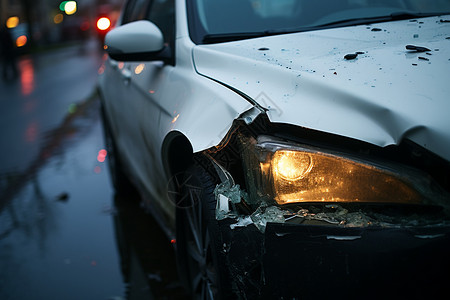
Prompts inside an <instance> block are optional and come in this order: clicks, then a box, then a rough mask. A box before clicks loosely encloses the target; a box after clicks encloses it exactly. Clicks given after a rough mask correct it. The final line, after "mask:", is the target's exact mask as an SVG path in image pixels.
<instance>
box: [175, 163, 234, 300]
mask: <svg viewBox="0 0 450 300" xmlns="http://www.w3.org/2000/svg"><path fill="white" fill-rule="evenodd" d="M216 184H217V181H216V180H214V179H213V177H212V176H211V175H210V174H209V173H208V172H206V171H205V169H204V168H203V167H201V166H199V165H198V164H194V165H193V166H192V167H190V168H189V169H188V170H187V171H186V172H185V176H184V178H183V184H182V187H181V199H180V201H179V202H178V205H177V212H176V213H177V214H176V234H177V259H178V268H179V273H180V278H181V280H182V281H183V282H184V284H185V286H186V288H187V290H188V292H189V293H190V294H191V295H192V299H222V298H227V296H226V294H228V292H227V291H229V290H230V286H231V285H230V284H229V280H228V278H229V275H228V269H227V267H226V264H225V254H224V252H223V251H221V249H222V245H223V243H222V235H221V232H220V230H219V224H218V222H217V220H216V218H215V206H216V201H215V197H214V189H215V187H216Z"/></svg>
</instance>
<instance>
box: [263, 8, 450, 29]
mask: <svg viewBox="0 0 450 300" xmlns="http://www.w3.org/2000/svg"><path fill="white" fill-rule="evenodd" d="M446 14H450V13H447V12H444V13H413V12H406V11H405V12H403V11H400V12H394V13H391V14H390V15H387V16H376V17H366V18H353V19H345V20H339V21H333V22H329V23H325V24H320V25H313V26H304V27H299V28H297V29H292V30H289V31H288V32H303V31H311V30H318V29H328V28H335V27H340V26H354V25H365V24H371V23H381V22H389V21H400V20H409V19H414V18H426V17H434V16H441V15H446ZM285 32H287V31H286V30H280V33H285ZM271 34H274V33H273V32H271Z"/></svg>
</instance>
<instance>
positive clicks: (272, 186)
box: [243, 137, 435, 205]
mask: <svg viewBox="0 0 450 300" xmlns="http://www.w3.org/2000/svg"><path fill="white" fill-rule="evenodd" d="M243 144H244V150H243V155H244V163H245V164H246V166H245V167H246V169H247V170H248V171H247V173H246V178H247V183H248V184H247V186H248V190H249V192H250V195H251V199H250V200H249V202H251V203H250V204H252V203H255V204H257V203H259V202H261V201H266V202H267V201H274V200H275V201H276V203H278V204H280V205H282V204H289V203H306V202H313V203H314V202H351V203H355V202H356V203H408V204H419V203H425V202H424V199H432V198H433V197H434V196H435V195H434V194H433V193H432V192H430V191H431V190H432V188H431V183H430V181H429V180H428V179H427V177H426V176H424V175H423V174H422V173H420V172H418V171H417V170H410V169H409V168H408V169H406V168H405V167H399V166H397V165H395V166H391V165H390V166H389V167H387V166H385V165H384V164H381V165H380V166H379V165H376V164H374V163H372V162H368V161H364V160H360V159H356V158H353V157H350V156H344V155H342V154H340V153H332V152H324V151H322V150H320V151H319V150H318V149H315V148H310V147H303V146H300V145H293V144H288V143H285V142H278V141H274V139H271V138H268V137H260V138H259V140H258V141H256V140H253V139H250V140H246V141H243Z"/></svg>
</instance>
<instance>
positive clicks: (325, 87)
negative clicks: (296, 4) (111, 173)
mask: <svg viewBox="0 0 450 300" xmlns="http://www.w3.org/2000/svg"><path fill="white" fill-rule="evenodd" d="M176 4H177V6H176V7H177V18H178V19H177V35H176V63H175V65H176V67H173V66H171V65H164V64H163V63H162V62H160V61H156V62H126V63H123V62H117V61H114V60H112V59H108V60H107V61H106V62H105V71H104V73H103V74H102V75H101V76H100V79H99V86H100V89H101V91H102V93H103V95H104V97H105V98H107V99H116V101H115V102H114V104H111V103H110V102H108V103H106V108H107V111H108V113H109V114H111V116H115V115H117V114H118V113H119V112H120V114H121V124H113V130H114V131H115V135H116V138H117V142H118V144H119V146H120V148H121V149H123V150H124V153H123V155H124V157H125V159H126V161H127V163H128V164H129V165H130V166H131V169H133V170H134V172H135V174H137V177H138V178H139V182H140V183H141V184H143V185H144V186H145V189H146V190H147V191H149V192H150V194H151V195H152V197H154V198H155V199H162V200H161V201H160V206H161V208H162V209H163V211H164V212H165V214H166V215H167V217H168V218H169V219H170V220H171V221H170V222H173V215H174V207H173V205H172V204H171V203H170V202H168V201H166V199H165V195H166V191H165V190H164V187H166V186H167V182H168V178H165V176H163V175H164V174H167V173H166V172H165V171H164V167H163V163H162V151H163V144H164V141H165V139H166V138H167V137H168V136H169V135H170V133H173V132H178V133H181V134H182V135H184V136H185V137H186V138H187V139H188V140H189V142H190V143H191V145H192V149H193V151H194V152H200V151H203V150H205V149H208V148H210V147H213V146H216V145H218V144H219V143H220V142H221V140H222V139H223V138H224V137H225V135H226V134H227V132H228V130H229V129H230V128H231V125H232V123H233V121H234V120H235V119H237V118H239V117H240V116H241V115H243V114H244V113H246V112H249V111H251V110H252V109H254V107H255V105H252V103H251V102H249V101H248V100H246V99H245V98H244V97H243V96H242V94H243V95H246V96H247V97H248V98H250V99H251V100H252V101H254V102H255V103H257V104H258V105H259V108H263V109H265V110H266V111H267V115H268V117H269V119H270V120H271V121H272V122H274V123H286V124H293V125H298V126H301V127H304V128H310V129H314V130H319V131H323V132H328V133H333V134H336V135H341V136H345V137H349V138H353V139H357V140H361V141H365V142H368V143H372V144H375V145H377V146H381V147H384V146H387V145H391V144H398V143H400V142H401V141H402V140H403V139H410V140H412V141H414V142H415V143H417V144H419V145H421V146H423V147H425V148H427V149H429V150H430V151H433V152H434V153H436V154H438V155H439V156H441V157H442V158H444V159H446V160H450V150H449V149H450V131H449V128H450V118H448V117H447V114H448V112H449V111H450V101H449V95H450V85H449V84H448V74H450V60H449V59H450V47H449V45H450V40H449V39H448V37H449V36H450V25H449V23H444V22H440V20H441V19H442V18H445V16H440V17H430V18H426V19H421V22H420V23H419V22H417V21H415V22H410V21H409V20H404V21H395V22H387V23H382V24H378V25H377V24H375V25H370V26H367V25H360V26H352V27H342V28H336V29H328V30H318V31H312V32H311V31H310V32H303V33H292V34H285V35H277V36H272V37H263V38H258V39H249V40H242V41H235V42H228V43H219V44H214V45H195V44H194V43H193V42H192V41H191V40H190V37H189V34H188V29H187V28H188V26H187V19H186V13H185V10H186V7H185V1H182V0H180V1H177V3H176ZM447 18H449V17H447ZM373 28H380V29H381V31H378V30H377V31H372V29H373ZM118 29H121V28H120V27H119V28H118ZM126 44H127V43H124V45H126ZM409 44H413V45H417V46H423V47H427V48H429V49H430V50H431V51H428V52H427V53H428V54H426V53H420V52H414V51H410V50H407V49H406V48H405V46H406V45H409ZM141 46H142V45H140V44H139V45H134V47H135V48H137V49H140V47H141ZM127 47H129V48H130V49H132V48H133V45H128V46H127ZM259 49H262V50H259ZM266 49H268V50H266ZM355 52H361V54H359V55H358V56H357V58H356V59H353V60H346V59H344V56H345V55H346V54H350V53H355ZM362 52H364V53H363V54H362ZM419 57H423V58H426V59H427V60H424V59H421V58H419ZM105 78H108V83H106V82H104V79H105ZM112 82H114V84H112ZM236 91H238V92H239V93H237V92H236ZM240 93H241V94H240ZM117 99H123V101H117ZM130 100H132V101H130ZM134 111H138V112H139V115H135V114H134V113H133V112H134ZM260 112H261V110H257V111H256V113H255V111H251V114H253V116H255V115H257V114H258V113H260ZM111 119H112V120H114V117H112V118H111ZM250 122H251V121H250ZM122 129H123V131H124V132H127V134H122ZM130 132H134V133H135V134H136V135H130V134H129V133H130ZM142 149H146V150H147V151H148V152H147V155H148V157H150V159H148V157H144V156H143V155H142Z"/></svg>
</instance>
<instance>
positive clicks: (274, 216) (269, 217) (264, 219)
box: [250, 206, 286, 233]
mask: <svg viewBox="0 0 450 300" xmlns="http://www.w3.org/2000/svg"><path fill="white" fill-rule="evenodd" d="M263 210H264V208H263V207H259V208H258V209H257V210H256V211H255V212H254V213H253V214H252V215H251V216H250V218H251V219H252V221H253V224H255V226H256V227H257V228H258V229H259V230H260V231H261V232H262V233H264V232H265V231H266V226H267V223H268V222H272V223H284V222H285V221H286V219H285V218H284V212H283V211H282V210H281V209H280V208H278V207H276V206H270V207H267V208H265V210H264V211H263Z"/></svg>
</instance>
